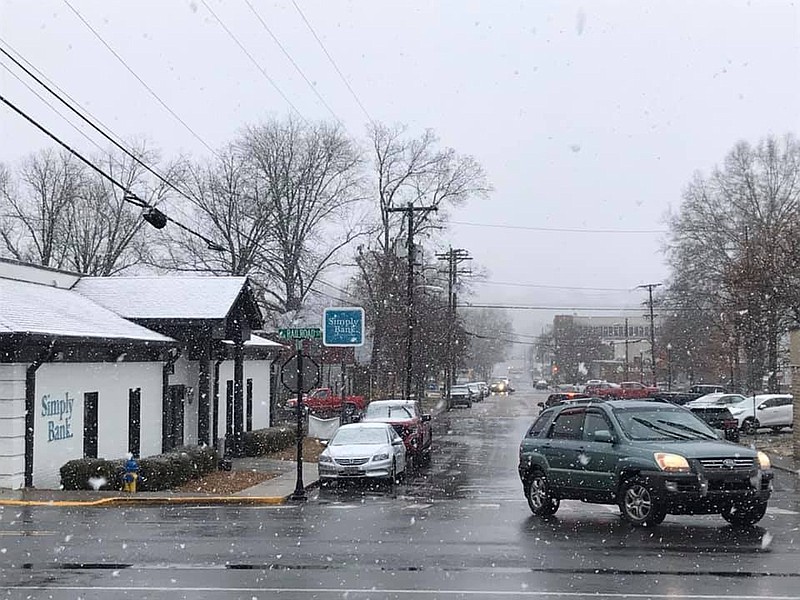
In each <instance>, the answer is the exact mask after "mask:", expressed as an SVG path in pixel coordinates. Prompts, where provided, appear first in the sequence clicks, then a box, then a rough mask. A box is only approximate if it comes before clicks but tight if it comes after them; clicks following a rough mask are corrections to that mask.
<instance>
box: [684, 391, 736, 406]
mask: <svg viewBox="0 0 800 600" xmlns="http://www.w3.org/2000/svg"><path fill="white" fill-rule="evenodd" d="M743 400H745V397H744V396H742V395H741V394H727V393H725V392H714V393H713V394H706V395H705V396H700V397H699V398H698V399H697V400H692V401H691V402H687V403H686V404H684V406H685V407H686V408H695V407H698V406H728V405H731V404H739V403H740V402H742V401H743Z"/></svg>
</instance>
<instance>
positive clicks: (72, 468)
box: [61, 446, 219, 492]
mask: <svg viewBox="0 0 800 600" xmlns="http://www.w3.org/2000/svg"><path fill="white" fill-rule="evenodd" d="M218 460H219V457H218V456H217V452H216V450H214V448H212V447H209V446H185V447H182V448H176V449H175V450H173V451H171V452H167V453H165V454H157V455H156V456H148V457H145V458H142V459H139V461H138V462H139V479H138V481H137V486H136V489H137V490H139V491H142V492H156V491H160V490H168V489H171V488H174V487H177V486H179V485H182V484H184V483H186V482H187V481H189V480H191V479H197V478H198V477H202V476H203V475H205V474H207V473H210V472H212V471H215V470H216V469H217V462H218ZM124 473H125V461H124V460H121V459H119V460H105V459H102V458H79V459H77V460H71V461H69V462H68V463H66V464H65V465H64V466H63V467H61V486H62V487H63V488H64V489H65V490H92V489H95V487H94V486H93V485H92V483H93V482H94V483H95V484H98V483H101V482H102V485H101V486H100V487H99V489H101V490H121V489H122V476H123V474H124Z"/></svg>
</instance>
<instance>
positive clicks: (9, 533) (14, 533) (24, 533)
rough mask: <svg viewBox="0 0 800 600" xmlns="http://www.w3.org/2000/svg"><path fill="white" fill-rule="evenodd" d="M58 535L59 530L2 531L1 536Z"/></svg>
mask: <svg viewBox="0 0 800 600" xmlns="http://www.w3.org/2000/svg"><path fill="white" fill-rule="evenodd" d="M37 535H58V532H57V531H0V537H10V536H24V537H27V536H37Z"/></svg>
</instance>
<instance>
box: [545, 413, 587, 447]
mask: <svg viewBox="0 0 800 600" xmlns="http://www.w3.org/2000/svg"><path fill="white" fill-rule="evenodd" d="M584 414H585V413H584V411H582V410H580V411H575V410H570V411H564V412H562V413H561V414H560V415H558V416H557V417H556V420H555V423H553V428H552V429H551V430H550V437H551V438H553V439H563V440H579V439H581V437H582V435H583V417H584Z"/></svg>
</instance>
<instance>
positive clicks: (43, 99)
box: [0, 48, 103, 152]
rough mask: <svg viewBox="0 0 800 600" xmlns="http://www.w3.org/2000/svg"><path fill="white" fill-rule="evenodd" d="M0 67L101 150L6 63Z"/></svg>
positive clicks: (98, 147) (97, 145)
mask: <svg viewBox="0 0 800 600" xmlns="http://www.w3.org/2000/svg"><path fill="white" fill-rule="evenodd" d="M2 51H3V49H2V48H0V52H2ZM0 67H3V68H4V69H5V70H6V71H8V72H9V73H10V74H11V76H12V77H14V79H16V80H17V81H19V82H20V83H21V84H22V85H24V86H25V87H26V88H28V91H30V92H31V94H33V95H34V96H36V97H37V98H39V100H41V101H42V102H43V103H44V104H46V105H47V106H48V107H49V108H50V110H52V111H53V112H54V113H56V114H57V115H58V116H59V117H61V118H62V119H64V120H65V121H66V122H67V124H68V125H69V126H70V127H72V128H73V129H74V130H75V131H77V132H78V133H79V134H80V135H82V136H83V137H84V138H85V139H86V140H87V141H88V142H89V143H90V144H93V145H94V147H95V148H97V149H98V150H100V151H101V152H103V148H102V147H100V144H98V143H97V142H95V141H94V140H93V139H92V138H90V137H89V136H88V135H86V132H85V131H82V130H81V129H80V128H79V127H78V126H77V125H75V124H74V123H73V122H72V121H70V120H69V119H67V117H65V116H64V115H63V114H62V113H61V112H60V111H59V110H58V109H57V108H56V107H55V106H53V105H52V104H50V102H48V101H47V100H46V99H45V98H44V97H43V96H42V95H41V94H40V93H39V92H37V91H36V90H34V89H33V88H32V87H31V86H30V85H28V84H27V83H26V82H25V81H23V80H22V78H21V77H20V76H19V75H17V74H16V73H14V72H13V71H12V70H11V69H9V68H8V65H6V64H4V63H0Z"/></svg>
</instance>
